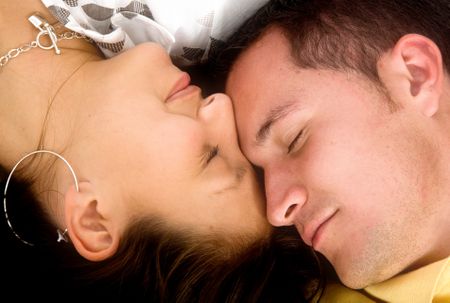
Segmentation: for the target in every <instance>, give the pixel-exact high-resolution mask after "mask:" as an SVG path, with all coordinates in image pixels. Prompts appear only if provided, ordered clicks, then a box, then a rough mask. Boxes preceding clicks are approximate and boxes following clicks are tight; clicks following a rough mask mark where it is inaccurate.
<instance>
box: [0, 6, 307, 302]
mask: <svg viewBox="0 0 450 303" xmlns="http://www.w3.org/2000/svg"><path fill="white" fill-rule="evenodd" d="M34 11H38V12H40V14H41V16H42V17H43V18H41V17H39V16H37V15H35V17H34V18H32V19H31V21H32V23H33V24H31V23H28V22H27V21H26V20H27V18H28V17H29V15H30V12H34ZM0 14H1V18H0V31H1V33H0V36H1V37H2V41H1V44H0V53H1V54H7V53H9V54H10V55H9V56H6V57H5V56H3V57H2V59H0V62H1V65H2V67H1V69H0V100H2V102H1V103H0V115H1V118H0V138H1V140H0V166H1V167H2V173H1V174H2V177H3V178H2V179H3V180H4V181H3V182H4V183H5V199H6V200H4V203H5V204H4V206H5V215H6V218H7V223H8V226H9V227H10V228H11V230H12V232H13V235H15V236H16V237H17V238H18V239H20V240H21V241H22V242H24V244H33V245H35V247H37V249H40V250H41V253H42V255H43V256H47V255H48V257H49V259H52V258H53V257H57V258H58V259H57V260H56V262H61V263H64V264H66V265H67V266H70V267H71V269H72V270H73V271H72V272H71V273H73V274H74V275H76V276H77V277H84V278H85V279H88V280H90V281H93V280H99V281H107V282H105V283H106V284H107V283H110V284H111V285H116V286H117V285H120V286H121V287H122V288H121V289H120V290H119V291H118V292H120V293H124V294H122V295H123V296H129V295H130V294H132V295H133V296H137V298H139V299H141V298H146V299H150V300H152V301H162V302H172V301H174V302H221V301H224V302H246V301H258V300H262V301H270V300H272V299H273V300H276V299H279V298H282V299H283V298H285V299H286V300H292V299H295V300H296V301H298V300H299V298H301V299H304V297H303V296H304V295H305V291H307V287H308V286H310V284H309V282H311V281H314V280H313V279H312V278H313V276H311V274H310V272H309V271H310V270H313V269H314V267H315V265H314V261H311V260H310V259H308V260H307V261H305V262H306V265H307V266H306V267H301V269H302V271H294V272H293V273H292V274H291V275H290V276H289V275H287V276H286V275H285V273H284V272H283V270H284V269H285V267H284V266H285V265H284V263H283V262H284V261H286V262H287V259H286V254H285V253H284V251H280V252H278V248H277V247H278V246H276V245H274V246H270V245H271V244H272V242H273V241H274V240H273V239H274V238H271V237H270V235H271V234H272V232H271V229H270V228H269V226H268V224H267V222H266V220H265V218H264V211H263V200H262V195H261V192H260V189H259V187H258V184H257V182H256V178H255V175H254V172H253V171H252V169H251V166H250V165H249V163H248V162H247V160H246V159H245V158H244V156H243V155H242V153H241V152H240V150H239V147H238V144H237V138H236V131H235V126H234V119H233V112H232V107H231V102H230V100H229V98H228V97H227V96H226V95H223V94H215V95H212V96H210V97H207V98H203V97H202V96H201V91H200V89H199V88H198V87H196V86H193V85H190V79H189V76H188V74H186V73H184V72H182V71H180V70H179V69H178V68H177V67H175V66H174V65H173V64H172V63H171V60H170V57H169V56H168V54H167V52H166V51H165V50H164V49H163V48H162V47H161V46H159V45H158V44H154V43H144V44H140V45H138V46H136V47H134V48H132V49H130V50H128V51H125V52H123V53H121V54H119V55H117V56H115V57H113V58H112V59H108V60H104V59H103V56H102V55H101V54H99V52H98V49H97V48H96V47H95V46H94V45H92V44H91V43H88V42H87V41H86V40H85V39H70V40H61V41H58V42H57V43H55V41H50V40H49V39H46V38H48V37H46V36H49V37H51V38H53V40H55V36H52V34H51V32H50V31H51V30H52V29H51V28H50V27H48V26H47V25H46V23H45V21H46V20H48V22H49V23H50V24H52V23H55V22H56V20H55V19H54V18H53V17H52V16H51V15H50V14H49V13H47V12H46V11H45V7H43V6H42V4H40V3H38V2H36V1H32V0H27V1H21V2H16V1H13V0H10V1H3V2H2V3H1V5H0ZM37 29H39V31H40V32H39V31H38V30H37ZM60 30H61V32H65V30H64V29H62V28H61V29H60ZM56 31H58V30H56ZM42 32H44V34H43V35H41V36H39V39H41V40H39V43H42V44H45V45H50V46H52V48H51V49H50V50H43V49H40V48H35V49H31V50H30V51H29V52H28V53H26V54H24V53H23V52H24V51H23V50H24V49H26V47H25V48H21V49H20V50H19V51H16V53H17V54H18V55H17V56H15V53H14V52H13V53H11V52H10V50H11V49H14V48H16V47H17V46H19V45H23V43H24V42H26V41H33V40H35V39H36V35H37V33H42ZM61 32H59V33H57V34H61ZM17 33H20V34H17ZM65 37H66V38H67V37H71V38H77V37H78V36H74V35H66V36H65ZM58 49H59V50H61V52H62V54H61V55H60V56H57V55H55V52H56V51H58ZM4 58H7V59H4ZM35 150H38V151H51V153H48V152H39V153H37V154H29V153H30V152H32V151H35ZM54 152H56V153H54ZM24 155H30V157H26V158H25V159H24V160H23V161H20V159H23V158H22V157H23V156H24ZM65 161H67V162H65ZM16 164H17V165H18V166H16ZM9 176H12V178H13V179H14V180H15V181H16V182H12V183H10V182H8V179H7V177H9ZM14 180H13V181H14ZM19 181H20V182H19ZM17 183H19V185H20V184H22V185H21V186H24V184H25V186H26V187H27V188H28V189H29V191H27V192H26V194H27V195H28V194H30V195H31V197H32V199H33V200H36V201H33V202H30V199H31V198H30V197H29V196H26V198H24V197H22V196H21V195H22V194H23V193H24V191H23V190H22V189H18V187H17ZM14 208H16V209H14ZM17 208H19V209H17ZM43 221H45V222H46V223H47V224H45V225H43V224H42V222H43ZM45 237H48V239H47V240H46V239H45ZM66 242H67V243H66ZM294 243H295V245H299V244H298V242H294ZM289 245H290V246H292V244H291V242H289ZM296 249H298V248H297V247H296ZM278 253H281V254H282V258H283V262H282V261H281V260H279V259H278V258H279V256H278V255H277V254H278ZM287 256H289V253H288V252H287ZM305 256H306V257H307V258H311V256H310V255H309V252H307V251H305ZM299 257H300V258H303V256H293V257H292V258H291V259H289V260H290V261H289V263H286V268H287V266H289V267H291V266H294V265H293V264H294V263H293V262H302V261H304V260H305V259H300V261H299V259H298V258H299ZM52 261H53V260H52ZM299 264H300V265H301V263H299ZM279 276H282V277H283V278H284V279H286V281H284V280H282V279H281V278H280V277H279ZM284 282H285V283H284ZM307 282H308V283H307ZM124 285H125V286H124ZM270 285H273V287H272V286H270ZM292 285H294V287H293V286H292ZM116 290H117V289H116ZM136 294H137V295H136ZM127 298H129V297H127ZM286 300H282V301H284V302H286Z"/></svg>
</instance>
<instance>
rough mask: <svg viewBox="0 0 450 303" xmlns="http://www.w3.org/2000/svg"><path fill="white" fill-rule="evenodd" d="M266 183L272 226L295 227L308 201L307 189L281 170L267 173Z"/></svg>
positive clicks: (268, 214)
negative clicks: (297, 218)
mask: <svg viewBox="0 0 450 303" xmlns="http://www.w3.org/2000/svg"><path fill="white" fill-rule="evenodd" d="M281 170H282V169H281ZM291 177H292V176H291ZM264 182H265V187H266V198H267V218H268V220H269V222H270V224H272V225H274V226H286V225H293V224H294V223H295V220H296V217H298V215H299V212H300V210H301V208H302V207H303V205H304V204H305V203H306V201H307V199H308V192H307V190H306V187H305V186H303V185H301V184H298V183H296V182H295V180H292V178H290V177H289V175H288V174H286V173H283V172H282V171H280V170H278V172H276V170H268V171H266V172H265V174H264Z"/></svg>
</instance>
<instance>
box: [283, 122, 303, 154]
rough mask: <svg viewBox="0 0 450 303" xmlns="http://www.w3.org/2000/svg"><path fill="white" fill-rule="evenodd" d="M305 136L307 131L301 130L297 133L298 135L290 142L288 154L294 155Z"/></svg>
mask: <svg viewBox="0 0 450 303" xmlns="http://www.w3.org/2000/svg"><path fill="white" fill-rule="evenodd" d="M304 135H305V129H304V128H300V130H299V131H297V133H296V135H295V136H294V137H293V138H292V139H291V140H290V141H288V143H287V144H288V146H287V153H288V154H290V153H292V151H293V150H294V149H295V148H296V147H298V146H299V144H300V143H301V141H302V140H303V137H304Z"/></svg>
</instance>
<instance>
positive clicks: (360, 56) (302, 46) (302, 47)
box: [216, 0, 450, 83]
mask: <svg viewBox="0 0 450 303" xmlns="http://www.w3.org/2000/svg"><path fill="white" fill-rule="evenodd" d="M449 20H450V3H449V1H448V0H358V1H354V0H309V1H308V0H272V1H270V2H269V3H268V4H267V5H266V6H264V7H263V8H261V9H260V10H259V11H258V12H257V13H256V15H255V16H254V17H252V18H250V19H249V20H248V21H247V22H246V23H245V24H244V25H243V26H242V27H241V28H240V30H239V31H238V32H237V33H236V34H234V35H233V36H232V37H231V38H230V39H229V41H228V43H227V46H226V48H225V49H222V52H221V53H220V54H219V55H216V56H218V58H219V59H220V60H219V61H218V62H219V63H220V66H221V68H222V71H223V68H225V72H227V70H228V68H229V67H230V66H231V65H232V63H233V62H234V61H235V60H236V58H237V56H238V55H239V54H240V53H241V52H242V51H243V50H245V49H246V48H247V47H248V46H249V45H251V44H252V43H254V42H255V41H256V40H257V39H258V38H259V37H260V36H261V34H262V33H264V31H265V30H267V29H268V28H269V27H270V26H274V25H275V26H279V27H280V28H281V29H282V30H283V31H284V33H285V35H286V37H287V38H288V40H289V41H290V43H291V48H292V58H293V59H294V60H295V62H296V63H297V64H298V66H299V67H301V68H312V69H319V68H325V69H333V70H340V71H343V70H344V71H353V72H357V73H359V74H361V75H364V76H367V77H368V78H369V79H371V80H373V81H374V82H377V83H379V82H380V81H379V78H378V72H377V61H378V59H379V58H380V56H381V55H382V54H383V53H384V52H386V51H387V50H389V49H391V48H392V47H393V46H394V45H395V43H396V42H397V41H398V40H399V39H400V38H401V37H402V36H404V35H406V34H409V33H417V34H421V35H423V36H426V37H428V38H430V39H431V40H433V41H434V42H435V43H436V44H437V46H438V47H439V48H440V50H441V52H442V57H443V60H444V65H445V69H446V71H447V72H449V71H450V22H449ZM262 60H263V58H262ZM216 63H217V62H216Z"/></svg>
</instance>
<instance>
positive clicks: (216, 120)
mask: <svg viewBox="0 0 450 303" xmlns="http://www.w3.org/2000/svg"><path fill="white" fill-rule="evenodd" d="M198 116H199V119H201V120H202V121H204V122H205V124H206V127H207V129H208V132H209V133H211V134H213V135H214V137H215V138H216V140H218V141H220V142H225V143H224V144H226V145H237V144H238V142H237V134H236V123H235V120H234V112H233V105H232V103H231V100H230V98H229V97H228V96H227V95H225V94H214V95H211V96H209V97H207V98H206V99H205V100H203V102H202V104H201V105H200V108H199V111H198Z"/></svg>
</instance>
